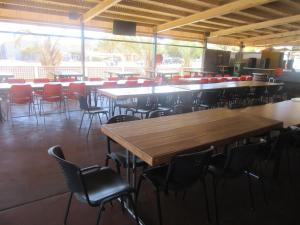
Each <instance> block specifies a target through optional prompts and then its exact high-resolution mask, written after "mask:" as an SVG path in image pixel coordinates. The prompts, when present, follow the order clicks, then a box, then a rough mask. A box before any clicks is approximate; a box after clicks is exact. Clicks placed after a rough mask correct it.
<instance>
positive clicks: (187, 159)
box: [165, 147, 213, 190]
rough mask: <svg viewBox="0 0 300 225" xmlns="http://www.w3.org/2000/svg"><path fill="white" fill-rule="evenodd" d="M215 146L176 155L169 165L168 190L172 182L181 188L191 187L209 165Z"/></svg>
mask: <svg viewBox="0 0 300 225" xmlns="http://www.w3.org/2000/svg"><path fill="white" fill-rule="evenodd" d="M212 152H213V147H211V148H209V149H208V150H203V151H197V152H193V153H187V154H181V155H178V156H175V157H174V158H173V159H172V160H171V162H170V165H169V169H168V174H167V179H166V186H165V188H166V190H167V189H168V184H169V183H170V182H172V183H175V184H176V185H178V186H179V187H180V188H184V187H189V186H191V185H193V184H194V183H195V182H197V181H198V180H199V179H200V178H201V177H203V176H204V175H205V174H206V172H207V168H208V165H209V161H210V157H211V155H212Z"/></svg>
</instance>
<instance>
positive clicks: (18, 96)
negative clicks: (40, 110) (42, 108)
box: [7, 84, 38, 123]
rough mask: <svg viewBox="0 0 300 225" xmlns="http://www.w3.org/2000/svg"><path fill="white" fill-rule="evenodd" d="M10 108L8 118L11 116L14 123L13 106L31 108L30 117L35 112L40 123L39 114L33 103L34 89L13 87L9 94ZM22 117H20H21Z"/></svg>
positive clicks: (25, 86)
mask: <svg viewBox="0 0 300 225" xmlns="http://www.w3.org/2000/svg"><path fill="white" fill-rule="evenodd" d="M8 99H9V100H8V103H9V104H8V108H7V117H8V115H9V114H10V118H11V120H12V121H13V118H16V117H13V115H12V106H13V105H27V104H28V107H29V116H31V112H32V111H33V113H34V115H35V118H36V122H37V123H38V118H37V113H36V109H35V105H34V102H33V89H32V87H31V86H30V85H26V84H25V85H12V86H11V88H10V89H9V92H8ZM19 117H20V116H19Z"/></svg>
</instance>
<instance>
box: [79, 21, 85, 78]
mask: <svg viewBox="0 0 300 225" xmlns="http://www.w3.org/2000/svg"><path fill="white" fill-rule="evenodd" d="M80 30H81V66H82V75H83V79H85V75H86V74H85V35H84V23H83V21H82V20H81V21H80Z"/></svg>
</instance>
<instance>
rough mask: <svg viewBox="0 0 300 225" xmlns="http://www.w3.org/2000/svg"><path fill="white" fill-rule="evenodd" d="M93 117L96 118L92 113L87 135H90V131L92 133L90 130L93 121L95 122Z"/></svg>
mask: <svg viewBox="0 0 300 225" xmlns="http://www.w3.org/2000/svg"><path fill="white" fill-rule="evenodd" d="M93 119H94V114H92V115H91V118H90V125H89V129H88V132H87V134H86V136H89V133H90V130H91V127H92V123H93Z"/></svg>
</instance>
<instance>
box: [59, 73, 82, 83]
mask: <svg viewBox="0 0 300 225" xmlns="http://www.w3.org/2000/svg"><path fill="white" fill-rule="evenodd" d="M53 75H54V80H56V81H57V80H58V79H59V78H65V77H74V78H75V79H76V80H79V78H81V80H82V79H83V74H82V73H78V72H76V71H57V72H54V73H53Z"/></svg>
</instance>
